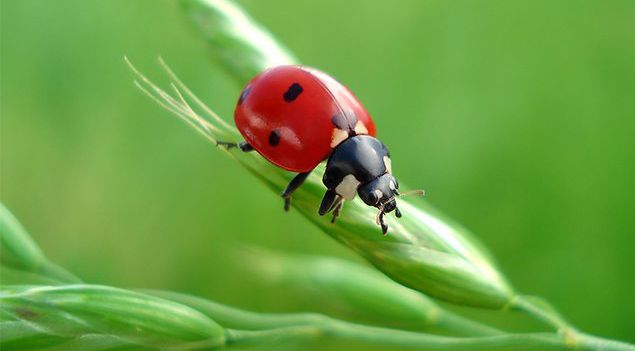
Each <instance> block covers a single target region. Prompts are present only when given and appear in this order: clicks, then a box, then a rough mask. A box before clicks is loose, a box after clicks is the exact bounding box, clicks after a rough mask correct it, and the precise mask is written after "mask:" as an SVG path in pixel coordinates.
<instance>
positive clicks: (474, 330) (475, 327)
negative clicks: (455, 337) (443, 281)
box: [431, 310, 503, 336]
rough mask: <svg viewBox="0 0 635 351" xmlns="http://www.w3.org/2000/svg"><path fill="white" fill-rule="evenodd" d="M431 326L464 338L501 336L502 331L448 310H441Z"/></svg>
mask: <svg viewBox="0 0 635 351" xmlns="http://www.w3.org/2000/svg"><path fill="white" fill-rule="evenodd" d="M431 325H434V326H437V327H439V328H441V329H444V330H447V331H451V332H456V333H458V334H459V335H466V336H490V335H501V334H503V331H501V330H499V329H496V328H494V327H490V326H488V325H485V324H482V323H479V322H477V321H473V320H471V319H468V318H465V317H463V316H460V315H458V314H456V313H453V312H450V311H449V310H441V311H440V313H439V314H438V315H437V316H436V317H435V318H434V320H433V321H432V323H431Z"/></svg>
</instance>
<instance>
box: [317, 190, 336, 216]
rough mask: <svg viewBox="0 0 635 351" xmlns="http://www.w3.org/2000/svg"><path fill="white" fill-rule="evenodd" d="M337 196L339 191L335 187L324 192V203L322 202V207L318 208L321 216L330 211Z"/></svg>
mask: <svg viewBox="0 0 635 351" xmlns="http://www.w3.org/2000/svg"><path fill="white" fill-rule="evenodd" d="M336 198H337V193H336V192H335V190H333V189H329V190H327V191H326V192H325V193H324V197H323V198H322V203H321V204H320V209H319V210H318V214H319V215H320V216H324V215H325V214H326V213H327V212H329V211H330V210H331V209H332V208H333V203H334V202H335V199H336Z"/></svg>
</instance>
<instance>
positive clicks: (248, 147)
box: [216, 141, 254, 152]
mask: <svg viewBox="0 0 635 351" xmlns="http://www.w3.org/2000/svg"><path fill="white" fill-rule="evenodd" d="M216 146H224V147H225V148H226V149H227V150H229V149H231V148H233V147H237V148H239V149H240V150H241V151H243V152H249V151H254V147H253V146H251V144H249V143H248V142H246V141H241V142H240V143H232V142H228V141H217V142H216Z"/></svg>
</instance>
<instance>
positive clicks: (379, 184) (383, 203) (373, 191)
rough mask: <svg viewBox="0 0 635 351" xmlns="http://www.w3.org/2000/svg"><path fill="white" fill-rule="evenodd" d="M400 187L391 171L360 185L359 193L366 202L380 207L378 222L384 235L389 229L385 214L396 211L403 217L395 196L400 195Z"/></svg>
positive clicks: (396, 213)
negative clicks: (385, 221)
mask: <svg viewBox="0 0 635 351" xmlns="http://www.w3.org/2000/svg"><path fill="white" fill-rule="evenodd" d="M398 188H399V183H398V182H397V178H395V177H393V176H392V174H390V173H385V174H384V175H382V176H380V177H378V178H375V179H374V180H372V181H370V182H368V183H366V184H362V185H360V186H359V188H358V189H357V193H358V194H359V197H360V198H361V199H362V201H364V203H366V204H367V205H369V206H374V207H377V208H378V209H379V212H378V213H377V224H379V225H380V226H381V231H382V232H383V233H384V235H385V234H386V232H387V231H388V226H387V225H386V224H385V223H384V215H385V214H386V213H390V212H392V211H395V215H396V216H397V217H401V212H399V209H398V208H397V202H396V201H395V198H396V197H397V196H399V192H398V191H397V189H398Z"/></svg>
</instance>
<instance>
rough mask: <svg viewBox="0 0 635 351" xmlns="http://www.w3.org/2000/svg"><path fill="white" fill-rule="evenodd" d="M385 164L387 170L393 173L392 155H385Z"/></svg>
mask: <svg viewBox="0 0 635 351" xmlns="http://www.w3.org/2000/svg"><path fill="white" fill-rule="evenodd" d="M384 165H385V166H386V171H387V172H388V173H390V174H392V161H391V160H390V157H388V156H384Z"/></svg>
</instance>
